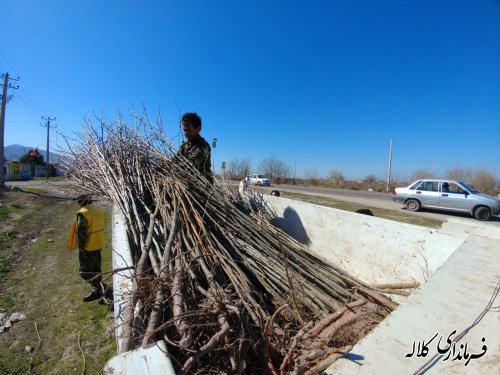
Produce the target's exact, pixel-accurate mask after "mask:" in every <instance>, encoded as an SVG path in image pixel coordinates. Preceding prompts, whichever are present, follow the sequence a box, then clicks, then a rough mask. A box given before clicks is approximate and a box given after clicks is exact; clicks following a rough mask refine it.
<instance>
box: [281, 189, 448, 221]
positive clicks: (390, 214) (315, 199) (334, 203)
mask: <svg viewBox="0 0 500 375" xmlns="http://www.w3.org/2000/svg"><path fill="white" fill-rule="evenodd" d="M284 196H285V197H286V198H290V199H295V200H298V201H302V202H307V203H313V204H317V205H320V206H326V207H332V208H337V209H339V210H345V211H350V212H354V211H356V210H358V209H360V208H369V209H370V210H371V211H372V212H373V215H374V216H376V217H381V218H384V219H389V220H394V221H399V222H402V223H408V224H415V225H421V226H425V227H430V228H439V227H440V226H441V225H442V224H443V222H442V221H439V220H434V219H429V218H425V217H419V216H413V215H409V214H407V213H404V212H398V211H394V210H386V209H383V208H376V207H367V206H365V205H360V204H357V203H351V202H345V201H339V200H335V199H332V198H328V197H320V196H315V195H307V194H301V193H290V192H286V193H285V194H284Z"/></svg>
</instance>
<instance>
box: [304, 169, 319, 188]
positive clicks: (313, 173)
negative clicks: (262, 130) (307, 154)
mask: <svg viewBox="0 0 500 375" xmlns="http://www.w3.org/2000/svg"><path fill="white" fill-rule="evenodd" d="M306 178H307V179H308V180H309V184H311V185H313V186H314V185H318V171H317V170H316V169H310V170H308V171H307V172H306Z"/></svg>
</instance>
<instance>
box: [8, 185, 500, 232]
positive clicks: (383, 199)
mask: <svg viewBox="0 0 500 375" xmlns="http://www.w3.org/2000/svg"><path fill="white" fill-rule="evenodd" d="M68 183H70V182H69V181H68V180H50V179H49V180H48V181H47V180H45V179H37V180H31V181H8V182H6V184H7V185H10V186H14V185H18V186H23V185H24V186H37V185H39V186H43V185H45V186H46V187H48V186H47V185H51V184H52V185H67V184H68ZM229 183H231V184H233V185H238V184H239V181H229ZM255 188H256V189H259V190H262V191H263V192H266V193H270V192H271V190H279V191H281V192H287V191H288V192H291V193H301V194H308V195H315V196H321V197H328V198H332V199H337V200H341V201H346V202H352V203H358V204H360V205H363V206H366V207H376V208H383V209H386V210H395V211H398V210H404V212H405V213H408V214H409V215H415V216H420V217H428V218H431V219H435V220H442V221H445V220H446V219H448V218H452V217H455V218H457V217H458V218H464V219H467V220H472V221H476V220H475V219H474V218H473V217H471V216H470V215H469V214H467V213H454V212H445V213H443V212H442V211H435V210H428V209H427V210H424V209H423V210H421V211H419V212H411V211H408V210H406V209H404V208H403V205H402V204H400V203H395V202H393V201H392V200H391V198H392V195H391V194H389V193H377V192H374V191H373V192H372V191H355V190H344V189H331V188H322V187H315V186H298V185H287V184H281V185H273V186H270V187H268V186H263V187H260V186H255ZM285 195H286V194H285ZM488 223H492V224H494V225H497V226H500V216H494V217H493V218H492V220H490V221H489V222H488Z"/></svg>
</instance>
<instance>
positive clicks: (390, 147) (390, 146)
mask: <svg viewBox="0 0 500 375" xmlns="http://www.w3.org/2000/svg"><path fill="white" fill-rule="evenodd" d="M391 165H392V138H391V143H390V145H389V167H388V168H387V192H389V189H390V185H391Z"/></svg>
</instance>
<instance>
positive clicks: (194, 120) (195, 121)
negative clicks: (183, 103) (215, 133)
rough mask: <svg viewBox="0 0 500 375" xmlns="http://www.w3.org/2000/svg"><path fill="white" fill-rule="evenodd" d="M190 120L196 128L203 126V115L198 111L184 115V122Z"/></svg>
mask: <svg viewBox="0 0 500 375" xmlns="http://www.w3.org/2000/svg"><path fill="white" fill-rule="evenodd" d="M184 121H186V122H190V123H191V124H192V125H193V127H194V128H195V129H198V128H201V117H200V116H198V114H197V113H196V112H188V113H184V114H183V115H182V122H184Z"/></svg>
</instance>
